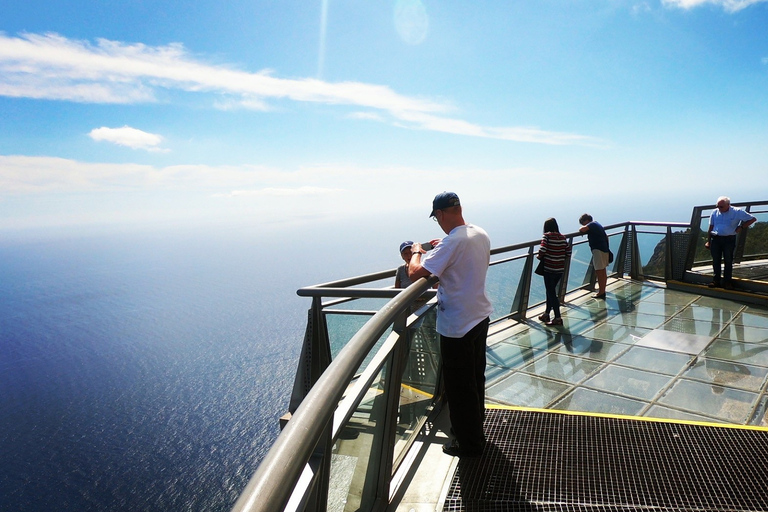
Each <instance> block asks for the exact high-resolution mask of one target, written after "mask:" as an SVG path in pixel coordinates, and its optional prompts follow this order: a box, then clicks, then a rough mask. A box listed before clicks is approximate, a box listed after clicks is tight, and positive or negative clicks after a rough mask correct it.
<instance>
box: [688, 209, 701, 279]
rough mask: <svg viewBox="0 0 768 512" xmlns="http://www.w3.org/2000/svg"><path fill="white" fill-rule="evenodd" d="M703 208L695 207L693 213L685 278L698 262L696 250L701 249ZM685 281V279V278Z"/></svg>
mask: <svg viewBox="0 0 768 512" xmlns="http://www.w3.org/2000/svg"><path fill="white" fill-rule="evenodd" d="M702 210H703V208H702V207H694V208H693V212H692V213H691V234H690V237H691V238H690V240H689V242H688V254H687V256H686V257H685V268H684V269H683V276H685V272H687V271H689V270H691V269H692V268H693V264H694V262H695V261H696V250H697V249H698V248H699V237H700V236H701V212H702ZM683 280H685V277H683Z"/></svg>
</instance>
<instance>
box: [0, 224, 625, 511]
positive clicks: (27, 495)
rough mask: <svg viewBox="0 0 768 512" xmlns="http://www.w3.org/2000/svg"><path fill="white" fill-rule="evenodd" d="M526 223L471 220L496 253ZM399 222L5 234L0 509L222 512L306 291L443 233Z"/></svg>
mask: <svg viewBox="0 0 768 512" xmlns="http://www.w3.org/2000/svg"><path fill="white" fill-rule="evenodd" d="M532 215H535V221H534V220H525V222H524V223H522V224H521V225H524V226H525V229H524V230H523V229H522V228H521V227H520V226H518V225H509V224H507V223H503V222H500V223H499V224H498V225H493V223H492V222H491V221H490V218H488V219H484V220H483V219H481V221H478V224H479V225H481V226H483V227H485V228H486V229H487V230H488V231H489V233H490V234H491V238H492V243H493V246H494V247H497V246H501V245H508V244H511V243H517V242H521V241H525V240H533V239H536V237H538V236H540V229H541V228H540V224H541V221H542V219H539V217H540V215H539V214H537V213H535V212H534V214H532ZM424 217H426V215H424ZM390 220H391V222H389V223H388V224H386V225H381V224H374V223H370V222H367V221H363V220H361V221H360V222H359V223H357V224H354V223H351V224H344V225H342V224H340V223H339V222H329V223H325V224H318V223H314V224H313V223H309V224H307V225H306V226H304V227H295V226H293V227H288V226H287V227H284V228H281V229H273V230H266V231H265V230H263V229H262V227H260V226H247V225H243V226H237V227H236V226H226V227H222V226H208V227H194V228H193V227H178V226H175V227H173V226H171V227H151V228H150V227H145V228H143V229H120V230H117V229H111V228H110V229H106V228H104V229H99V230H92V231H87V230H86V231H80V230H78V229H72V230H69V231H65V230H56V231H47V232H41V233H26V232H25V233H10V234H8V233H6V234H4V236H3V238H2V240H0V448H1V449H2V464H0V510H2V511H6V510H7V511H46V512H47V511H51V510H57V511H90V510H94V511H96V510H98V511H103V510H110V511H123V510H125V511H129V510H130V511H135V510H142V511H167V510H179V511H183V510H190V511H191V510H195V511H197V510H206V511H218V510H222V511H223V510H229V509H230V508H231V506H232V504H233V503H234V502H235V500H236V499H237V497H238V495H239V493H240V492H241V491H242V489H243V488H244V487H245V484H246V483H247V481H248V479H249V478H250V477H251V475H252V474H253V472H254V471H255V469H256V467H257V466H258V463H259V461H260V460H261V459H262V458H263V456H264V454H265V453H266V451H267V450H268V449H269V447H270V446H271V444H272V442H273V441H274V439H275V437H276V436H277V434H278V430H279V429H278V418H279V417H280V416H281V415H282V414H284V413H285V412H286V410H287V404H288V397H289V393H290V390H291V387H292V383H293V376H294V373H295V370H296V364H297V358H298V354H299V351H300V348H301V342H302V339H303V335H304V328H305V322H306V315H307V309H308V308H309V306H310V301H309V299H305V298H300V297H298V296H297V295H296V293H295V292H296V290H297V289H298V288H300V287H302V286H307V285H311V284H317V283H321V282H326V281H330V280H334V279H339V278H343V277H349V276H353V275H358V274H363V273H369V272H374V271H379V270H382V269H386V268H394V267H396V266H397V265H398V264H399V263H400V259H399V255H398V253H397V247H398V246H399V243H400V241H402V239H406V238H410V239H416V240H421V241H427V240H429V239H430V238H435V237H438V236H439V235H440V233H439V232H438V231H437V226H436V225H434V223H432V222H430V221H428V220H426V219H421V218H419V219H418V220H419V221H420V222H414V221H413V218H409V217H407V216H404V217H403V218H401V219H390ZM470 220H471V219H470ZM502 220H503V219H502ZM618 220H625V219H621V218H620V219H618ZM486 222H487V224H486ZM613 222H615V220H614V221H613ZM606 223H607V221H606ZM571 224H572V223H571ZM372 225H375V226H376V230H377V231H376V233H373V234H371V233H370V230H371V226H372ZM414 226H418V229H412V228H413V227H414ZM562 227H563V230H564V231H567V230H568V229H573V227H572V226H568V227H565V226H562ZM403 233H407V234H406V235H403ZM536 293H537V294H540V295H542V298H543V291H540V290H539V291H537V292H536Z"/></svg>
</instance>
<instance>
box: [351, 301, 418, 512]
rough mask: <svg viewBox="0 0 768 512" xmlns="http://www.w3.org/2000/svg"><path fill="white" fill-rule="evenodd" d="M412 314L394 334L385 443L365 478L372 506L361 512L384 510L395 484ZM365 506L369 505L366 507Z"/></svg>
mask: <svg viewBox="0 0 768 512" xmlns="http://www.w3.org/2000/svg"><path fill="white" fill-rule="evenodd" d="M409 311H410V310H406V311H404V312H403V313H402V314H401V315H399V316H398V317H397V319H396V320H395V323H394V325H393V329H394V331H395V332H399V333H400V337H399V338H398V341H397V344H396V345H395V348H394V350H393V351H392V354H391V355H390V358H389V362H388V363H387V366H388V368H389V371H387V373H386V375H385V378H384V396H383V397H382V398H383V400H384V402H385V404H386V405H385V411H386V414H385V416H384V427H383V429H382V432H383V436H382V437H383V439H381V443H380V445H379V448H380V449H379V450H376V451H374V450H372V453H377V454H378V455H379V460H378V464H377V465H374V464H371V466H370V468H371V469H372V470H373V471H372V472H371V473H372V474H371V475H370V476H371V478H370V479H369V478H366V482H365V490H364V492H363V499H365V497H366V495H368V496H373V500H372V501H371V502H364V503H362V504H361V507H360V510H374V511H378V510H383V509H384V508H385V507H386V506H387V504H388V502H389V486H390V484H391V482H392V467H393V462H394V457H395V437H396V434H397V419H398V415H399V411H400V388H401V385H402V377H403V373H404V372H405V366H406V361H407V360H408V351H409V350H410V347H411V335H412V333H411V330H410V329H407V328H406V321H407V318H408V314H409ZM366 504H368V505H370V506H369V507H366Z"/></svg>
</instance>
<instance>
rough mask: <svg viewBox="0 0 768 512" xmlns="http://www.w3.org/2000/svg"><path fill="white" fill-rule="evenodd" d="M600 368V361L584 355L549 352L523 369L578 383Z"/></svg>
mask: <svg viewBox="0 0 768 512" xmlns="http://www.w3.org/2000/svg"><path fill="white" fill-rule="evenodd" d="M598 368H600V363H599V362H596V361H591V360H589V359H585V358H583V357H572V356H567V355H563V354H553V353H549V354H547V355H545V356H544V357H540V358H538V359H537V360H536V361H534V362H533V363H531V364H529V365H527V366H525V367H523V370H522V371H524V372H527V373H532V374H534V375H541V376H543V377H548V378H550V379H555V380H559V381H564V382H568V383H570V384H578V383H579V382H581V381H583V380H584V379H586V378H587V377H589V376H590V375H592V374H593V373H595V371H597V369H598Z"/></svg>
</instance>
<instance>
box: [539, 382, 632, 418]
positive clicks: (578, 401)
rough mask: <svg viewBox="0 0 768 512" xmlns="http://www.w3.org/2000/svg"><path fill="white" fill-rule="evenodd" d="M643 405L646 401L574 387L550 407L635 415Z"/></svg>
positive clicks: (564, 409)
mask: <svg viewBox="0 0 768 512" xmlns="http://www.w3.org/2000/svg"><path fill="white" fill-rule="evenodd" d="M645 406H646V403H645V402H642V401H640V400H633V399H631V398H624V397H621V396H617V395H610V394H608V393H600V392H597V391H593V390H591V389H585V388H576V389H574V390H573V392H572V393H569V394H568V395H567V396H566V397H565V398H563V399H562V400H560V401H558V402H557V403H556V404H554V405H553V406H552V409H558V410H561V411H589V412H600V413H604V414H623V415H630V416H635V415H637V414H639V413H640V411H642V410H643V407H645Z"/></svg>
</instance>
